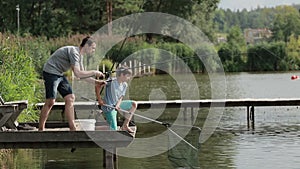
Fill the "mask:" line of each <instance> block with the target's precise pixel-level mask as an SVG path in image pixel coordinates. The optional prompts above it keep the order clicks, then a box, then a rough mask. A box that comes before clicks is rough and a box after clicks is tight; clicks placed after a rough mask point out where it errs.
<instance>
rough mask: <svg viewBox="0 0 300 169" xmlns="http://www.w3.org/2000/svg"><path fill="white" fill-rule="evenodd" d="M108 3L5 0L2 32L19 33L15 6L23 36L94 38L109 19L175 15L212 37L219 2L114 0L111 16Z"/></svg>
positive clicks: (93, 0)
mask: <svg viewBox="0 0 300 169" xmlns="http://www.w3.org/2000/svg"><path fill="white" fill-rule="evenodd" d="M107 2H108V1H103V0H84V1H83V0H69V1H60V0H53V1H36V0H26V1H22V0H15V1H11V0H2V1H1V2H0V5H1V6H0V31H1V32H14V33H16V32H17V28H16V24H15V23H16V15H17V12H16V5H19V7H20V11H19V12H20V18H19V20H20V33H21V35H24V34H30V35H34V36H46V37H47V38H55V37H61V36H64V37H67V36H69V35H73V34H76V33H80V34H91V33H92V32H96V31H97V30H98V29H99V28H101V27H102V26H103V25H105V24H107V23H108V22H109V18H111V19H112V20H115V19H118V18H120V17H122V16H125V15H129V14H132V13H137V12H142V11H144V12H163V13H169V14H173V15H176V16H179V17H182V18H184V19H187V20H189V21H190V22H192V23H195V24H196V25H197V26H201V27H203V30H204V32H206V33H209V34H211V33H212V32H211V29H210V28H211V27H210V26H209V25H211V22H210V19H211V15H212V12H213V11H214V10H215V9H216V8H217V3H218V2H219V0H193V1H182V0H176V1H161V0H160V1H153V0H130V1H125V0H112V1H110V2H112V3H111V8H112V16H110V12H109V11H108V9H109V6H107V5H108V4H109V3H107ZM197 18H198V19H197ZM209 36H212V35H209Z"/></svg>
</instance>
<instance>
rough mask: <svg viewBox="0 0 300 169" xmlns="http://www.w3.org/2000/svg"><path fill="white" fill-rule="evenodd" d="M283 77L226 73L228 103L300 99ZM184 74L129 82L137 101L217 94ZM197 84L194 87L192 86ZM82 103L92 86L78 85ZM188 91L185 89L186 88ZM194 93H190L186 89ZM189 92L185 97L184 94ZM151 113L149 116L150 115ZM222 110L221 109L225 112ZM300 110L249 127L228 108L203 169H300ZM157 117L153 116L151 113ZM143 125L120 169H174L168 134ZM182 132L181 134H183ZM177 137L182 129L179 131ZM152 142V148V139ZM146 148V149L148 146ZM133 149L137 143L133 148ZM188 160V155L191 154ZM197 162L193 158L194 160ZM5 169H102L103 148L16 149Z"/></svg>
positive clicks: (204, 80)
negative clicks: (160, 138) (138, 144)
mask: <svg viewBox="0 0 300 169" xmlns="http://www.w3.org/2000/svg"><path fill="white" fill-rule="evenodd" d="M297 73H298V74H300V72H279V73H226V86H224V85H223V84H220V85H216V86H218V87H220V89H223V90H226V98H228V99H238V98H298V97H299V96H300V80H299V81H297V80H294V81H292V80H291V76H292V75H293V74H297ZM188 76H190V75H185V74H179V75H176V77H175V78H174V77H171V76H168V75H155V76H147V77H142V78H134V79H133V80H132V81H131V82H130V86H129V91H128V96H127V97H129V98H131V99H134V100H174V99H181V98H187V96H186V92H185V91H187V92H191V93H188V94H189V95H190V97H191V98H193V99H194V98H197V97H198V98H201V99H208V98H211V94H212V92H213V90H212V89H211V86H212V85H211V82H210V79H209V77H208V76H207V75H203V74H193V75H192V76H193V77H192V79H190V77H188ZM193 80H195V82H192V81H193ZM73 87H74V90H75V92H76V97H77V100H80V99H81V97H80V96H84V97H89V98H91V99H94V93H93V91H94V89H93V87H92V86H89V85H82V84H81V83H74V86H73ZM183 87H185V88H183ZM187 89H189V90H187ZM183 92H185V93H183ZM145 111H146V113H145ZM180 111H181V110H178V109H168V110H161V111H160V110H151V111H149V110H139V111H137V112H138V113H142V114H143V115H145V116H147V117H151V118H153V119H157V120H159V121H168V122H174V120H175V119H176V118H178V117H177V115H178V114H179V113H178V112H180ZM220 111H222V109H220ZM299 111H300V110H299V107H297V106H288V107H256V108H255V128H254V129H251V128H250V129H249V128H248V127H247V120H246V119H247V118H246V107H236V108H226V109H224V111H223V115H222V118H221V120H220V122H219V123H218V126H217V129H216V130H215V131H214V133H213V134H212V135H211V136H210V137H209V138H208V139H207V140H206V141H205V142H204V143H202V144H201V148H200V151H199V153H198V157H197V159H198V161H197V162H198V163H199V167H200V168H203V169H214V168H222V169H231V168H234V169H235V168H237V169H257V168H272V169H282V168H289V169H292V168H295V169H296V168H299V166H300V160H299V158H300V146H299V145H300V113H299ZM150 113H153V114H150ZM208 113H209V110H208V109H205V108H203V109H200V110H199V111H198V115H197V119H196V121H195V122H194V123H193V124H191V125H195V126H198V127H200V128H202V126H203V123H204V121H205V120H206V117H207V114H208ZM135 122H136V124H137V126H138V133H137V140H139V141H140V142H141V144H142V147H143V148H144V149H143V148H141V147H139V148H140V149H138V150H135V149H130V151H126V150H120V151H119V150H118V152H120V154H121V155H120V156H119V163H118V166H119V169H152V168H159V169H171V168H173V165H172V163H171V161H170V160H169V159H168V152H167V151H164V150H163V145H164V144H168V143H167V142H168V140H167V141H166V142H159V141H154V142H153V139H151V138H156V136H159V135H162V134H164V131H165V130H166V129H165V128H164V127H162V126H161V125H159V124H155V123H152V122H148V121H146V120H143V119H138V118H137V119H135ZM179 130H180V129H179ZM174 131H175V132H178V130H174ZM148 139H149V140H152V141H151V143H149V140H148ZM143 144H144V145H143ZM133 145H134V144H133ZM186 156H188V155H186ZM191 158H192V157H191ZM1 166H3V167H4V168H20V169H26V168H28V169H29V168H30V169H40V168H45V169H54V168H55V169H69V168H70V169H83V168H84V169H102V168H103V167H102V150H101V149H77V150H76V151H75V152H74V153H71V152H70V150H69V149H38V150H14V151H13V153H12V155H11V156H10V157H9V158H7V161H6V162H5V163H3V164H1ZM3 167H2V168H3Z"/></svg>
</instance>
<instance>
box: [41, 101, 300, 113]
mask: <svg viewBox="0 0 300 169" xmlns="http://www.w3.org/2000/svg"><path fill="white" fill-rule="evenodd" d="M137 103H138V109H149V108H154V109H155V108H180V107H200V108H201V107H203V108H205V107H243V106H299V105H300V98H261V99H253V98H244V99H216V100H213V99H204V100H155V101H137ZM36 106H37V107H38V108H41V107H42V106H43V103H38V104H37V105H36ZM95 106H97V102H90V101H88V102H86V101H85V102H75V103H74V107H75V109H76V110H88V109H94V108H95ZM63 108H64V102H56V103H55V104H54V107H53V109H63Z"/></svg>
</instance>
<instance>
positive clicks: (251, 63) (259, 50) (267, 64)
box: [247, 42, 288, 71]
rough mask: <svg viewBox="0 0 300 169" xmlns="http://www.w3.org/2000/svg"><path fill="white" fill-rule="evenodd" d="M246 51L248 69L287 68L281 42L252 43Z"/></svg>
mask: <svg viewBox="0 0 300 169" xmlns="http://www.w3.org/2000/svg"><path fill="white" fill-rule="evenodd" d="M247 53H248V61H247V67H248V69H247V70H248V71H279V70H288V69H287V67H286V65H287V63H286V53H285V44H284V43H283V42H273V43H270V44H257V45H253V46H250V47H249V48H248V51H247Z"/></svg>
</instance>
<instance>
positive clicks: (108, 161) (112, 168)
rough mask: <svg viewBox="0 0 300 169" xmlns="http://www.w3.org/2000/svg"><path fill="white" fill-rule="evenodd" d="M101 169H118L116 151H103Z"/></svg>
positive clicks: (113, 149)
mask: <svg viewBox="0 0 300 169" xmlns="http://www.w3.org/2000/svg"><path fill="white" fill-rule="evenodd" d="M103 167H104V168H105V169H118V157H117V149H116V148H111V149H109V150H106V149H103Z"/></svg>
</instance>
